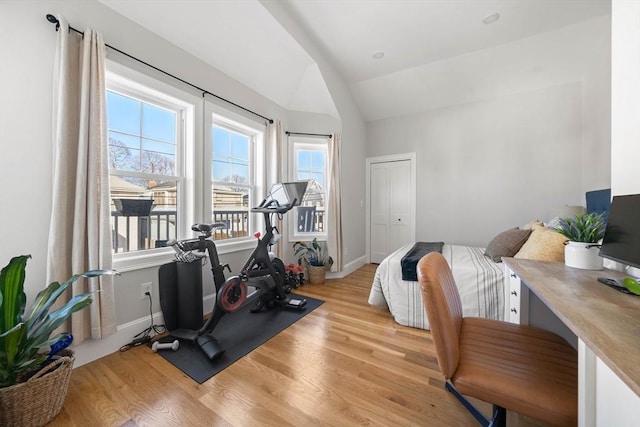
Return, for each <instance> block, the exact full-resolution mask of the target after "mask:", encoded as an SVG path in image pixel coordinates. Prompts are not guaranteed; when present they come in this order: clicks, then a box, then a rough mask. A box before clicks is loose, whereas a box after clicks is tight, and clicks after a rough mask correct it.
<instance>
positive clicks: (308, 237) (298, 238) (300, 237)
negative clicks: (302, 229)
mask: <svg viewBox="0 0 640 427" xmlns="http://www.w3.org/2000/svg"><path fill="white" fill-rule="evenodd" d="M327 238H328V237H327V233H304V234H293V235H291V237H289V242H311V241H312V240H313V239H318V240H319V241H321V242H326V241H327Z"/></svg>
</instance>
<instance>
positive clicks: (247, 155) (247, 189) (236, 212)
mask: <svg viewBox="0 0 640 427" xmlns="http://www.w3.org/2000/svg"><path fill="white" fill-rule="evenodd" d="M208 107H209V109H210V111H209V114H210V117H211V126H210V129H211V138H210V141H211V149H210V155H211V160H210V162H209V165H210V176H211V187H210V188H211V203H210V204H208V205H209V206H211V208H210V213H209V215H211V216H210V218H211V221H212V222H221V223H223V224H225V227H224V228H222V229H219V230H218V231H216V232H215V233H214V235H213V236H212V237H213V239H214V240H216V241H220V242H219V244H222V245H224V244H225V243H232V242H234V241H235V242H238V241H242V240H245V241H246V240H250V239H251V237H252V235H253V233H254V231H258V230H259V224H258V223H257V222H256V219H257V217H256V216H255V215H253V214H251V210H250V209H251V207H253V206H256V205H257V204H258V203H256V200H257V198H258V195H259V194H260V192H261V191H260V190H261V188H262V181H263V179H262V175H263V172H262V171H263V169H264V168H263V167H262V166H261V161H262V158H263V155H262V152H263V148H262V147H263V143H262V141H263V137H264V131H263V130H260V129H257V128H255V127H252V126H251V123H249V122H247V121H246V120H242V119H241V118H239V117H235V118H231V117H232V115H231V114H230V113H229V112H227V113H226V114H225V115H224V116H222V115H220V114H218V113H217V112H214V110H215V111H218V110H217V109H216V107H215V106H213V105H210V106H208ZM251 241H252V240H251Z"/></svg>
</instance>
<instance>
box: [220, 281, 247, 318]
mask: <svg viewBox="0 0 640 427" xmlns="http://www.w3.org/2000/svg"><path fill="white" fill-rule="evenodd" d="M217 299H218V304H219V305H220V307H221V308H222V309H223V310H224V311H226V312H227V313H233V312H234V311H236V310H238V309H239V308H240V307H241V306H242V304H243V303H244V301H245V300H246V299H247V284H246V283H245V282H244V281H243V280H242V279H241V278H240V277H238V276H232V277H229V278H228V279H227V281H226V282H224V284H223V285H222V287H221V288H220V292H218V296H217Z"/></svg>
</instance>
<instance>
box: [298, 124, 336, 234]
mask: <svg viewBox="0 0 640 427" xmlns="http://www.w3.org/2000/svg"><path fill="white" fill-rule="evenodd" d="M289 141H290V145H291V148H292V159H293V165H292V169H293V179H294V180H296V181H309V184H308V186H307V192H306V193H305V197H304V198H303V199H302V203H301V205H300V206H299V207H297V208H295V213H296V221H295V223H294V227H293V228H294V230H293V236H292V238H294V239H296V240H297V239H304V240H310V239H312V238H313V237H318V238H323V237H326V232H327V229H326V204H327V193H326V189H327V179H328V175H327V140H326V139H325V138H308V137H293V136H292V137H289Z"/></svg>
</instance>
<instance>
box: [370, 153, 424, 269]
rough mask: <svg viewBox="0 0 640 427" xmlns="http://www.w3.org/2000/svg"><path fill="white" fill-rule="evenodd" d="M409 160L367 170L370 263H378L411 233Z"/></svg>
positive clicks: (378, 164)
mask: <svg viewBox="0 0 640 427" xmlns="http://www.w3.org/2000/svg"><path fill="white" fill-rule="evenodd" d="M413 177H414V174H413V173H412V161H411V160H397V161H385V162H374V163H371V164H370V167H369V192H370V194H369V200H370V205H369V206H370V218H369V224H370V227H369V236H370V237H369V241H370V248H369V251H370V252H369V253H370V258H371V262H374V263H379V262H381V261H382V260H383V259H384V258H385V257H386V256H387V255H389V254H390V253H391V252H393V251H394V250H396V249H398V248H399V247H401V246H403V245H405V244H407V243H410V242H412V241H413V240H414V239H415V238H414V234H415V231H414V230H415V226H414V218H413V215H414V214H413V213H414V212H415V185H414V183H413V182H412V180H413V179H414V178H413Z"/></svg>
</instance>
